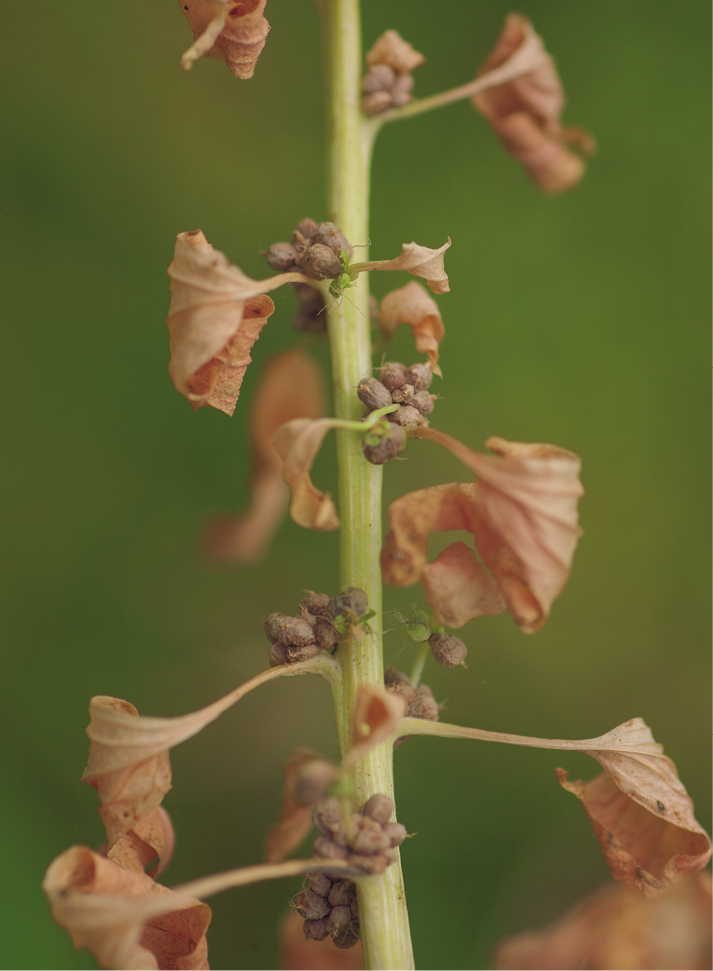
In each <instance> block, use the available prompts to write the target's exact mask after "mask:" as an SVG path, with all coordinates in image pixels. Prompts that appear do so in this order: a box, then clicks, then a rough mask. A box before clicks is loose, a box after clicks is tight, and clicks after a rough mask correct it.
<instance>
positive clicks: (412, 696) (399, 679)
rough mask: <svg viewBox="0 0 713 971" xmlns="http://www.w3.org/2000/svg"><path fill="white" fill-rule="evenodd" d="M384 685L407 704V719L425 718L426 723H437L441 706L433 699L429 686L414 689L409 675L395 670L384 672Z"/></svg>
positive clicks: (390, 669)
mask: <svg viewBox="0 0 713 971" xmlns="http://www.w3.org/2000/svg"><path fill="white" fill-rule="evenodd" d="M384 684H385V685H386V687H387V689H388V690H389V691H393V692H394V694H397V695H400V696H401V697H402V698H403V699H404V701H405V702H406V711H405V713H404V714H405V715H406V717H407V718H424V719H425V720H426V721H430V722H437V721H438V711H439V705H438V702H437V701H436V699H435V698H434V697H433V692H432V691H431V689H430V688H429V687H428V685H425V684H420V685H419V686H418V688H414V686H413V685H412V684H411V681H410V679H409V678H408V676H407V675H405V674H403V673H402V672H401V671H396V670H395V669H394V668H387V669H386V671H384Z"/></svg>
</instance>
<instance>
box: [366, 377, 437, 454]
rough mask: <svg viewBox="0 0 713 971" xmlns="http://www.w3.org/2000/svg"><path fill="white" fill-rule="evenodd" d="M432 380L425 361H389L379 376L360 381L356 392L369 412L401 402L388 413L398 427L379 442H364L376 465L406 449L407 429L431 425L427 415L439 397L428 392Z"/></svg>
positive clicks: (387, 431)
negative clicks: (420, 362)
mask: <svg viewBox="0 0 713 971" xmlns="http://www.w3.org/2000/svg"><path fill="white" fill-rule="evenodd" d="M432 380H433V373H432V371H431V369H430V368H429V367H428V365H426V364H412V365H411V367H410V368H407V367H405V366H404V365H403V364H399V363H397V362H393V361H390V362H387V363H386V364H384V365H383V366H382V367H381V368H380V369H379V378H372V377H368V378H363V380H362V381H360V382H359V386H358V387H357V395H358V397H359V400H360V401H361V402H362V403H363V404H365V405H366V407H367V409H368V410H369V411H376V410H377V409H379V408H387V407H388V406H389V405H393V404H397V405H400V407H399V409H398V411H394V412H391V414H389V415H387V416H386V417H387V418H388V419H389V421H390V422H391V423H392V424H393V425H394V426H395V428H394V429H387V430H386V432H385V433H383V434H382V435H380V437H379V440H378V442H376V443H369V442H367V444H365V445H364V448H363V452H364V456H365V457H366V459H367V460H368V461H369V462H371V463H372V464H373V465H383V464H384V463H385V462H388V461H389V459H392V458H394V457H395V456H397V455H398V454H399V453H400V452H402V451H403V449H404V447H405V445H406V431H405V429H407V428H417V427H418V426H419V425H428V420H427V418H426V415H430V414H431V412H432V411H433V403H434V401H435V400H436V397H437V395H434V394H429V393H428V388H429V387H430V386H431V381H432ZM397 429H398V430H397Z"/></svg>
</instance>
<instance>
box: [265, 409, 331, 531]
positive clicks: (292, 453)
mask: <svg viewBox="0 0 713 971" xmlns="http://www.w3.org/2000/svg"><path fill="white" fill-rule="evenodd" d="M338 424H339V423H338V422H335V419H333V418H320V419H319V420H318V421H309V419H307V418H295V419H294V420H293V421H288V422H287V423H286V424H284V425H282V427H281V428H279V429H278V430H277V431H276V432H275V434H274V435H273V436H272V444H273V445H274V447H275V451H276V452H277V454H278V455H279V456H280V458H281V459H282V460H283V461H284V463H285V464H284V469H283V476H284V479H285V482H286V483H287V484H288V485H289V486H290V487H291V489H292V502H291V503H290V516H291V517H292V519H293V520H294V521H295V522H296V523H297V525H298V526H304V527H305V528H306V529H316V530H319V531H321V532H328V531H330V530H333V529H339V526H340V522H339V516H338V515H337V510H336V507H335V505H334V503H333V501H332V498H331V496H330V495H329V493H325V492H320V490H319V489H317V488H316V487H315V485H314V483H313V482H312V480H311V478H310V475H309V473H310V469H311V468H312V464H313V463H314V460H315V458H316V457H317V453H318V452H319V450H320V448H321V447H322V442H323V441H324V438H325V436H326V434H327V432H328V431H329V430H330V429H331V428H335V427H337V426H338Z"/></svg>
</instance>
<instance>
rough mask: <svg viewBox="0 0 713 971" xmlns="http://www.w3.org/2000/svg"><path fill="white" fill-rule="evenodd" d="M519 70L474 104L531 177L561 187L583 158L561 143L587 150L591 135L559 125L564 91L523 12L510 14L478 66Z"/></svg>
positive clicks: (485, 70) (578, 172) (577, 173)
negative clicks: (487, 54)
mask: <svg viewBox="0 0 713 971" xmlns="http://www.w3.org/2000/svg"><path fill="white" fill-rule="evenodd" d="M515 66H520V67H522V68H523V69H527V68H529V69H527V70H524V73H522V74H520V76H519V77H516V78H514V79H510V80H508V81H507V82H505V83H503V84H500V85H496V86H493V87H489V88H487V89H486V90H484V91H481V92H479V93H478V94H476V95H474V97H473V99H472V101H473V106H474V107H475V108H476V109H477V110H478V111H479V112H480V113H481V114H482V115H483V116H484V117H485V118H486V119H487V120H488V121H489V123H490V124H491V125H492V127H493V129H494V130H495V131H496V133H497V134H498V135H499V136H500V138H501V139H502V141H503V143H504V144H505V147H506V149H507V150H508V152H509V153H510V154H511V155H513V156H514V157H515V158H516V159H517V160H518V161H519V162H521V163H522V164H523V165H524V166H525V167H526V168H527V170H528V172H529V173H530V176H531V177H532V179H533V180H534V181H535V183H536V184H537V185H538V186H539V187H540V188H541V189H542V190H543V191H544V192H547V193H550V194H556V193H559V192H564V191H565V190H567V189H570V188H571V187H572V186H573V185H575V184H576V183H577V182H578V181H579V180H580V178H581V177H582V175H583V173H584V162H583V161H582V159H581V158H580V157H579V156H578V155H575V154H573V153H572V152H571V151H569V149H568V148H567V147H566V144H567V143H568V142H569V143H570V144H573V145H574V146H575V147H576V148H578V149H579V150H580V151H582V152H584V153H585V154H592V152H593V151H594V142H593V139H592V138H591V136H589V135H588V134H587V133H586V132H582V131H581V130H579V129H573V130H571V131H567V130H565V129H563V128H562V125H561V122H560V115H561V113H562V109H563V107H564V103H565V100H564V92H563V90H562V85H561V83H560V79H559V77H558V75H557V71H556V69H555V65H554V61H553V60H552V58H551V57H550V56H549V55H548V54H547V52H546V51H545V49H544V46H543V43H542V39H541V38H540V37H539V36H538V35H537V34H536V33H535V32H534V30H533V29H532V25H531V24H530V22H529V20H528V19H527V18H526V17H523V16H522V15H520V14H510V15H509V16H508V17H507V18H506V20H505V24H504V26H503V30H502V33H501V34H500V37H499V38H498V41H497V43H496V45H495V48H494V50H493V51H492V53H491V54H490V55H489V56H488V58H487V59H486V60H485V61H484V63H483V64H482V66H481V67H480V69H479V71H478V77H482V78H485V77H487V75H488V74H489V73H491V72H496V71H498V70H501V69H502V68H503V67H510V68H513V67H515Z"/></svg>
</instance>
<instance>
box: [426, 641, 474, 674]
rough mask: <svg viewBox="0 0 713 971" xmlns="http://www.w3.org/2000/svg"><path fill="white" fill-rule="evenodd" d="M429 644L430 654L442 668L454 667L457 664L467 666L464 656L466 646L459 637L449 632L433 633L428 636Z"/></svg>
mask: <svg viewBox="0 0 713 971" xmlns="http://www.w3.org/2000/svg"><path fill="white" fill-rule="evenodd" d="M428 643H429V644H430V645H431V654H433V656H434V658H435V659H436V661H438V663H439V664H440V665H441V667H442V668H455V667H458V665H459V664H462V665H463V667H467V665H466V663H465V657H466V654H467V653H468V648H467V647H466V646H465V644H464V643H463V641H462V640H461V639H460V637H453V636H452V635H451V634H434V635H433V637H429V638H428Z"/></svg>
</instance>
